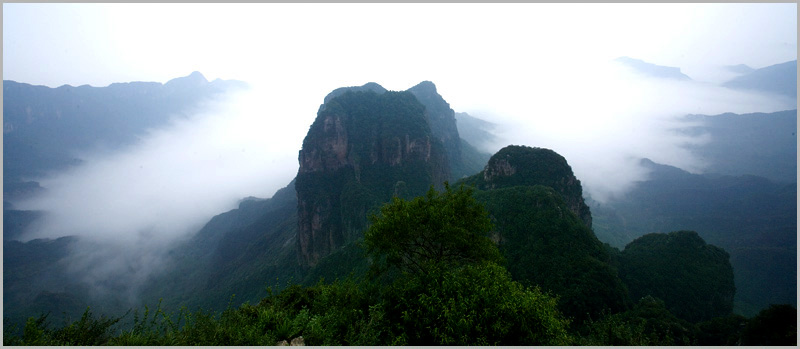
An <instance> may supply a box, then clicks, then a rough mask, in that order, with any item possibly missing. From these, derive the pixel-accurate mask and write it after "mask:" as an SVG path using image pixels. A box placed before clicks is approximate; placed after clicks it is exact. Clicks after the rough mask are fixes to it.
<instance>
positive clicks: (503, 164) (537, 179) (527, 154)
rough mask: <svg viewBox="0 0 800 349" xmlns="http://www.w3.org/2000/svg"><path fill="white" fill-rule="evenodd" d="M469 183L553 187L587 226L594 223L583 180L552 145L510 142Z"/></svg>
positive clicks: (485, 185)
mask: <svg viewBox="0 0 800 349" xmlns="http://www.w3.org/2000/svg"><path fill="white" fill-rule="evenodd" d="M467 183H469V184H472V185H476V186H477V187H478V188H480V189H498V188H506V187H511V186H518V185H526V186H533V185H544V186H548V187H551V188H553V189H554V190H555V191H556V192H557V193H558V194H560V195H561V197H562V198H563V199H564V202H565V203H566V204H567V207H569V209H570V210H571V211H572V212H574V213H575V215H577V216H578V217H579V218H580V219H581V221H583V223H585V224H586V226H587V227H589V228H591V227H592V214H591V212H590V211H589V207H588V206H587V205H586V203H585V202H584V200H583V188H582V187H581V181H580V180H578V179H577V178H576V177H575V175H574V174H573V173H572V168H571V167H570V166H569V164H568V163H567V160H566V159H564V157H563V156H561V155H559V154H558V153H556V152H554V151H552V150H550V149H543V148H531V147H526V146H514V145H510V146H507V147H505V148H503V149H501V150H500V151H498V152H497V153H496V154H495V155H493V156H492V157H491V158H490V159H489V163H488V164H487V165H486V167H485V168H484V170H483V171H482V172H481V173H479V174H477V175H475V176H473V177H470V178H469V179H467Z"/></svg>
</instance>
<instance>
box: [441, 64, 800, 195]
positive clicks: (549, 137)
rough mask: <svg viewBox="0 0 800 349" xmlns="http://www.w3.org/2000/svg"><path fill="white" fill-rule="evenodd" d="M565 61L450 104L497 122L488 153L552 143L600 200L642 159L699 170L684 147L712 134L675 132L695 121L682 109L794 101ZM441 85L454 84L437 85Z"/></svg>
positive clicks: (637, 176)
mask: <svg viewBox="0 0 800 349" xmlns="http://www.w3.org/2000/svg"><path fill="white" fill-rule="evenodd" d="M567 67H568V69H567V68H564V67H562V68H558V67H546V68H538V69H537V68H531V69H530V70H529V71H523V72H519V74H518V75H519V77H518V78H517V79H516V81H514V82H509V81H502V79H506V80H507V79H508V78H499V79H501V81H498V82H496V83H494V84H489V85H490V87H491V89H487V90H483V91H481V92H480V93H478V94H477V95H475V96H472V98H467V99H453V100H452V102H451V104H453V105H455V107H454V108H462V110H460V111H467V112H469V113H471V114H472V115H473V116H476V117H479V118H484V119H486V120H488V121H491V122H494V123H497V124H498V125H499V126H498V129H497V130H496V133H497V136H498V140H497V142H496V143H495V144H493V145H491V146H489V147H487V148H486V149H485V150H487V151H489V152H491V153H494V152H496V151H497V150H499V149H500V148H502V147H504V146H506V145H508V144H524V145H529V146H537V147H545V148H550V149H553V150H555V151H556V152H558V153H560V154H561V155H563V156H564V157H566V159H567V161H568V162H569V164H570V165H571V166H572V168H573V171H574V172H575V174H576V176H577V177H578V178H579V179H580V180H581V181H582V183H583V185H584V193H585V194H588V195H589V196H591V197H592V198H593V199H595V200H598V201H606V200H608V199H611V198H613V197H614V196H617V195H623V194H624V193H625V192H626V191H627V190H629V189H630V187H631V186H632V185H633V184H634V183H636V182H637V181H642V180H646V179H647V175H648V172H647V170H646V169H644V168H643V167H642V166H641V165H640V163H639V160H640V159H641V158H649V159H651V160H653V161H655V162H658V163H664V164H668V165H672V166H676V167H679V168H682V169H684V170H687V171H689V172H694V173H698V172H702V171H703V170H704V169H705V166H706V164H705V163H703V162H702V161H701V160H700V159H698V158H697V157H695V156H693V154H692V153H691V152H689V151H688V150H687V146H688V145H691V144H703V143H705V142H708V141H710V139H709V138H708V135H699V136H694V137H690V136H688V135H686V134H684V133H682V132H680V130H681V129H683V128H686V127H690V126H693V125H694V124H691V123H689V122H688V121H687V120H685V118H684V117H685V116H686V115H687V114H707V115H715V114H721V113H725V112H734V113H750V112H773V111H779V110H786V109H793V108H796V105H797V102H796V100H795V99H790V98H785V97H781V96H775V95H767V94H760V93H756V92H746V91H737V90H731V89H727V88H723V87H720V86H718V85H716V84H713V83H705V82H698V81H685V80H683V81H682V80H675V79H668V78H652V77H648V76H645V75H640V74H638V73H636V72H634V71H631V70H629V69H628V68H626V67H624V66H621V65H619V64H618V63H614V62H608V63H601V64H596V65H582V66H574V65H570V66H567ZM502 86H517V88H515V89H507V88H506V89H504V88H502ZM498 87H500V88H498ZM447 89H452V90H457V88H455V87H453V88H451V87H450V86H447V87H446V88H444V89H441V90H447ZM478 96H482V98H478ZM445 98H448V97H447V95H445Z"/></svg>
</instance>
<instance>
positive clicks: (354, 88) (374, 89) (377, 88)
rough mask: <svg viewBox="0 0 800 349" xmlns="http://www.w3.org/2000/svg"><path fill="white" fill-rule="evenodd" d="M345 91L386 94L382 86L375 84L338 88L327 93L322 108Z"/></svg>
mask: <svg viewBox="0 0 800 349" xmlns="http://www.w3.org/2000/svg"><path fill="white" fill-rule="evenodd" d="M347 91H353V92H356V91H371V92H375V93H377V94H382V93H384V92H386V91H387V90H386V89H385V88H383V86H381V85H379V84H378V83H375V82H368V83H366V84H364V85H361V86H349V87H339V88H337V89H335V90H333V91H331V93H328V95H327V96H325V99H324V100H323V102H322V104H323V106H324V105H325V104H326V103H328V102H329V101H330V100H331V99H334V98H336V97H339V96H341V95H343V94H345V93H346V92H347ZM320 108H321V107H320Z"/></svg>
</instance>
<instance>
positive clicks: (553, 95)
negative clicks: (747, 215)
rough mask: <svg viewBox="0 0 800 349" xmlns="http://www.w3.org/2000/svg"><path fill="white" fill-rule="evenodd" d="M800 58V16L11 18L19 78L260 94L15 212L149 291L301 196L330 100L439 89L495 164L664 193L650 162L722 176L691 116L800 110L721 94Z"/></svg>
mask: <svg viewBox="0 0 800 349" xmlns="http://www.w3.org/2000/svg"><path fill="white" fill-rule="evenodd" d="M796 43H797V5H796V4H795V3H789V4H111V5H98V4H81V5H72V4H3V79H7V80H15V81H18V82H24V83H30V84H38V85H46V86H50V87H58V86H60V85H63V84H69V85H73V86H79V85H83V84H89V85H93V86H107V85H109V84H111V83H114V82H128V81H157V82H162V83H163V82H166V81H168V80H170V79H173V78H176V77H181V76H186V75H188V74H189V73H191V72H192V71H200V72H202V73H203V74H204V75H205V76H206V78H208V79H209V80H214V79H216V78H222V79H237V80H243V81H246V82H248V83H250V85H252V86H253V87H254V88H253V90H252V92H251V93H250V94H248V95H242V96H234V97H232V99H231V100H229V101H228V102H227V103H216V104H214V108H209V109H207V110H205V111H204V112H201V113H198V114H197V115H193V116H192V117H190V118H189V119H187V120H186V121H183V122H179V123H173V124H170V125H168V126H167V127H165V128H163V129H160V130H153V131H152V132H150V133H149V134H148V135H146V136H144V137H142V140H141V141H140V142H139V143H138V144H136V145H134V146H132V147H130V148H127V149H121V150H118V151H116V152H112V153H92V152H91V151H90V150H86V152H85V153H84V154H83V155H82V158H83V160H84V163H83V165H81V166H79V167H76V168H73V169H71V170H69V171H65V172H63V173H55V174H52V175H51V176H49V177H47V178H36V179H35V180H37V181H39V182H40V183H41V184H42V185H43V186H44V187H46V188H47V189H48V191H47V192H46V194H45V195H42V196H39V197H36V198H34V199H32V200H30V201H28V202H23V203H14V204H15V205H19V207H20V208H21V209H35V210H44V211H47V212H48V216H46V217H47V218H46V219H44V220H42V221H40V222H38V223H37V225H36V226H35V229H34V231H32V232H31V234H30V235H29V237H31V238H33V237H57V236H62V235H69V234H77V235H82V236H88V237H93V238H94V239H86V240H83V243H84V244H87V246H90V247H85V248H80V249H78V250H80V251H78V250H76V252H75V253H73V254H72V256H71V258H72V262H71V263H72V264H71V265H73V266H74V267H75V268H77V269H80V272H77V274H76V275H84V276H86V275H89V276H88V277H89V278H90V279H91V280H87V282H95V283H98V284H104V283H106V281H108V280H127V281H126V282H130V283H135V281H130V280H143V279H145V278H146V277H147V276H148V275H149V274H150V273H151V272H152V271H153V270H154V268H157V266H158V265H161V264H162V263H161V262H160V261H161V259H160V258H161V257H162V256H163V255H162V254H161V253H162V251H163V249H161V248H157V247H156V246H159V247H162V246H166V245H169V244H168V243H169V242H172V241H176V239H179V238H181V237H185V236H187V234H190V233H191V232H193V231H195V229H197V227H199V226H201V225H202V224H204V223H205V222H207V221H208V219H209V218H211V216H213V215H214V214H218V213H221V212H224V211H227V210H229V209H232V208H234V207H235V206H236V202H237V200H239V199H240V198H242V197H245V196H248V195H254V196H260V197H269V196H271V195H272V194H273V193H274V192H275V190H277V189H278V188H280V187H282V186H284V185H286V184H288V183H289V181H290V180H291V179H292V178H293V177H294V175H295V174H296V172H297V168H298V164H297V152H298V150H299V149H300V147H301V145H302V140H303V137H304V136H305V133H306V132H307V131H308V127H309V126H310V125H311V123H312V122H313V120H314V118H315V116H316V112H317V109H318V107H319V105H320V104H321V103H322V101H323V98H324V97H325V95H326V94H327V93H328V92H330V91H331V90H333V89H335V88H338V87H342V86H355V85H359V86H360V85H363V84H364V83H367V82H377V83H379V84H381V85H382V86H384V87H386V88H387V89H390V90H405V89H408V88H410V87H412V86H414V85H416V84H417V83H419V82H420V81H423V80H430V81H433V82H434V83H435V84H436V86H437V88H438V91H439V93H440V94H441V95H442V96H443V97H444V98H445V99H446V100H447V101H448V102H449V103H450V105H451V107H452V108H453V109H454V110H455V111H457V112H468V113H470V114H472V115H473V116H477V117H480V118H484V119H487V120H489V121H493V122H496V123H498V124H500V126H499V127H498V129H497V132H498V136H499V138H498V139H499V140H498V142H497V143H496V144H489V145H485V146H484V150H486V151H488V152H494V151H497V150H498V149H500V147H503V146H505V145H507V144H524V145H530V146H540V147H547V148H551V149H553V150H555V151H557V152H559V153H560V154H562V155H564V156H565V157H566V159H567V161H568V162H569V163H570V165H571V166H572V167H573V170H574V171H575V174H576V176H577V177H578V179H580V180H581V181H582V182H583V184H584V190H585V192H584V193H585V194H587V195H591V196H592V197H593V198H595V199H598V200H604V199H608V198H610V197H613V196H614V195H620V194H621V193H624V192H625V190H626V189H627V188H629V187H630V186H631V185H632V184H633V183H635V182H636V181H638V180H643V179H645V178H646V176H647V173H646V172H645V171H644V169H642V168H641V167H640V166H639V165H638V161H639V159H640V158H642V157H648V158H651V159H652V160H654V161H656V162H660V163H666V164H671V165H674V166H679V167H681V168H684V169H687V170H690V171H696V172H697V171H702V170H703V163H702V162H699V161H698V160H697V159H695V158H693V157H692V156H691V154H689V153H688V152H687V151H686V150H685V149H684V146H685V145H686V144H690V143H698V142H704V141H708V139H705V138H703V137H697V138H686V137H685V136H681V135H680V134H679V133H676V132H674V130H675V129H677V128H680V127H683V126H685V124H683V123H682V122H681V117H682V116H683V115H685V114H687V113H703V114H716V113H723V112H738V113H744V112H756V111H760V112H771V111H777V110H784V109H793V108H796V105H797V101H796V99H790V98H781V97H776V96H768V95H758V94H748V93H741V92H735V91H731V90H727V89H724V88H721V87H719V86H718V84H719V83H720V82H722V81H725V80H726V79H730V78H732V77H734V75H733V74H732V73H730V72H726V71H725V70H724V69H723V67H724V66H726V65H736V64H747V65H749V66H751V67H753V68H761V67H765V66H769V65H772V64H777V63H783V62H786V61H790V60H796V59H797V44H796ZM620 56H629V57H633V58H638V59H642V60H644V61H647V62H650V63H654V64H658V65H664V66H673V67H680V68H681V69H682V72H683V73H685V74H687V75H689V76H690V77H692V79H693V80H694V81H690V82H674V81H664V80H659V79H647V78H643V77H640V76H635V75H633V74H631V73H630V72H629V71H626V70H624V69H621V68H620V67H619V66H616V65H614V64H611V63H610V61H611V60H613V59H614V58H617V57H620ZM131 173H136V176H133V177H131V176H130V174H131ZM94 243H100V244H105V245H100V246H105V247H102V248H100V247H96V245H92V244H94ZM98 261H102V262H98ZM77 269H76V270H77ZM120 273H127V274H130V275H128V276H129V277H127V278H120V277H119V275H121V274H120ZM127 274H126V275H127ZM131 286H133V285H131Z"/></svg>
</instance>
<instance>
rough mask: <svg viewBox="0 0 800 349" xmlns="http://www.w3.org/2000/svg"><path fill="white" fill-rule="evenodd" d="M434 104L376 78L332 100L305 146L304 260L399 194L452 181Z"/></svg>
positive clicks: (358, 229)
mask: <svg viewBox="0 0 800 349" xmlns="http://www.w3.org/2000/svg"><path fill="white" fill-rule="evenodd" d="M425 110H426V108H425V107H424V106H423V105H422V104H420V102H419V101H418V100H417V98H415V97H414V95H413V94H411V93H409V92H388V91H386V90H385V89H383V88H382V87H380V85H378V84H375V83H370V84H367V85H364V86H361V87H358V88H351V89H337V90H335V91H334V92H332V93H331V94H329V95H328V97H326V98H325V103H324V104H323V105H322V106H321V107H320V109H319V111H318V113H317V118H316V120H315V121H314V123H313V124H312V126H311V128H310V129H309V132H308V135H307V136H306V138H305V139H304V141H303V148H302V150H300V154H299V162H300V169H299V171H298V174H297V183H296V188H297V199H298V229H299V230H298V239H297V247H298V250H299V256H300V262H301V263H302V264H304V265H311V266H313V265H315V264H316V263H317V261H319V259H320V258H322V257H324V256H327V255H328V254H330V253H331V252H333V251H334V250H335V249H336V248H338V247H340V246H342V245H343V244H345V243H347V242H350V241H353V240H355V239H356V238H357V237H358V236H359V235H360V234H361V233H362V231H363V229H364V228H365V227H366V223H367V214H368V212H369V211H370V210H371V209H373V208H375V207H376V206H377V205H379V204H380V203H383V202H386V201H388V200H389V199H391V197H392V196H393V195H399V196H416V195H421V194H422V193H424V192H425V190H427V188H428V187H429V186H430V185H437V186H438V185H441V184H442V183H443V182H444V181H446V180H448V178H449V175H450V168H449V165H448V161H447V155H446V154H447V153H446V151H445V149H444V147H443V146H442V143H441V141H440V140H439V138H437V137H435V136H434V135H433V133H432V132H431V126H430V124H429V120H428V117H427V116H426V112H425Z"/></svg>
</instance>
